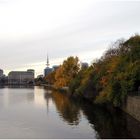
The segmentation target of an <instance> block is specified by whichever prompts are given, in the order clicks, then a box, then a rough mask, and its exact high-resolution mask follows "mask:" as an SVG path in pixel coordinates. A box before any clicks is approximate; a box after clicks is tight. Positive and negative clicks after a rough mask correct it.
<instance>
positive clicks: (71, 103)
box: [0, 87, 140, 139]
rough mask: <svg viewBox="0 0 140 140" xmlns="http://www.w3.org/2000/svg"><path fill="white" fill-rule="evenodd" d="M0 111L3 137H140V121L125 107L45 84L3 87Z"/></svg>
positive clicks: (0, 97) (1, 134)
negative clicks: (82, 97) (73, 95)
mask: <svg viewBox="0 0 140 140" xmlns="http://www.w3.org/2000/svg"><path fill="white" fill-rule="evenodd" d="M0 114H1V115H0V138H14V139H15V138H34V139H35V138H52V139H53V138H63V139H64V138H140V123H139V122H138V121H136V120H135V119H133V118H132V117H130V116H129V115H126V114H125V113H123V112H122V111H120V110H118V109H116V110H115V109H108V108H106V107H100V106H95V105H93V104H91V103H88V102H86V101H81V100H79V101H78V100H75V99H71V98H69V97H67V96H66V95H65V94H64V93H60V92H56V91H51V90H50V89H44V88H43V87H34V88H25V87H24V88H23V87H22V88H19V87H18V88H17V87H16V88H13V87H12V88H8V87H4V88H1V89H0Z"/></svg>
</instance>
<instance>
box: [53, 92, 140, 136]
mask: <svg viewBox="0 0 140 140" xmlns="http://www.w3.org/2000/svg"><path fill="white" fill-rule="evenodd" d="M52 100H53V102H54V104H55V106H56V108H57V110H58V113H59V115H60V117H62V118H63V120H64V121H66V122H67V123H68V124H69V125H78V124H79V123H80V121H81V115H82V114H83V115H84V116H85V118H87V120H88V122H89V124H90V126H91V127H92V128H93V129H95V130H96V131H97V133H98V136H99V137H100V138H140V133H139V130H140V123H139V122H138V121H136V120H135V119H133V118H132V117H131V116H129V115H128V114H125V113H124V112H122V111H121V110H119V109H108V108H106V107H101V106H95V105H93V104H90V103H87V102H85V101H83V102H81V101H80V102H78V101H75V100H74V99H69V98H68V97H67V96H66V95H64V94H62V93H59V92H53V93H52ZM130 120H131V121H130ZM130 122H131V123H130ZM130 124H133V127H131V125H130ZM134 129H135V131H134ZM137 131H138V132H137Z"/></svg>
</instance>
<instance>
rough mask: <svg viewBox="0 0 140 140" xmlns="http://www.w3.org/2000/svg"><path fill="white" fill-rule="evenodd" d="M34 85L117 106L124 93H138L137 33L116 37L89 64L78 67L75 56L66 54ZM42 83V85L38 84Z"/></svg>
mask: <svg viewBox="0 0 140 140" xmlns="http://www.w3.org/2000/svg"><path fill="white" fill-rule="evenodd" d="M36 83H37V84H38V85H43V84H44V85H48V84H49V85H53V86H52V87H53V88H54V89H59V90H66V91H68V93H69V94H70V96H72V97H75V98H86V99H89V100H92V102H94V103H96V104H104V103H107V104H112V105H113V106H115V107H121V106H122V105H123V104H124V103H125V101H126V98H127V96H128V95H133V96H135V95H137V94H138V93H139V92H140V36H139V35H134V36H132V37H130V38H129V39H128V40H123V39H120V40H117V41H116V42H115V43H113V44H112V45H111V47H110V48H109V49H108V50H107V51H106V52H105V53H104V54H103V56H102V57H101V58H100V59H97V60H95V61H94V62H93V63H92V64H91V65H90V66H89V67H84V68H81V67H80V62H79V58H78V57H73V56H70V57H68V58H67V59H66V60H64V62H63V64H62V65H60V67H59V68H58V69H57V70H56V71H54V72H52V73H50V74H49V75H48V76H46V77H44V78H43V79H36ZM42 83H43V84H42Z"/></svg>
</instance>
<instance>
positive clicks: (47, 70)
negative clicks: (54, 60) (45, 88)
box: [44, 55, 53, 76]
mask: <svg viewBox="0 0 140 140" xmlns="http://www.w3.org/2000/svg"><path fill="white" fill-rule="evenodd" d="M46 65H47V67H46V68H45V69H44V76H47V75H48V74H50V73H51V72H52V71H53V68H50V67H49V65H50V64H49V58H48V55H47V64H46Z"/></svg>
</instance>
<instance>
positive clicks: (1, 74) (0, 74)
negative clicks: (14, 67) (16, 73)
mask: <svg viewBox="0 0 140 140" xmlns="http://www.w3.org/2000/svg"><path fill="white" fill-rule="evenodd" d="M0 77H3V70H2V69H0Z"/></svg>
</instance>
